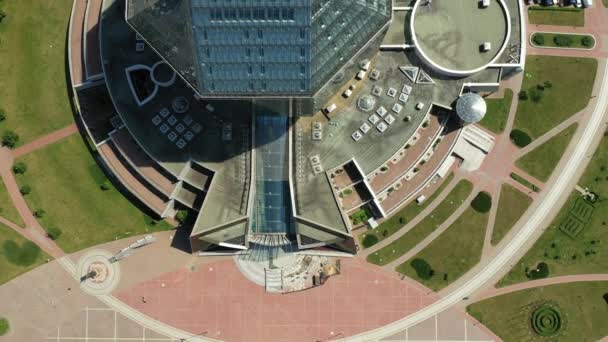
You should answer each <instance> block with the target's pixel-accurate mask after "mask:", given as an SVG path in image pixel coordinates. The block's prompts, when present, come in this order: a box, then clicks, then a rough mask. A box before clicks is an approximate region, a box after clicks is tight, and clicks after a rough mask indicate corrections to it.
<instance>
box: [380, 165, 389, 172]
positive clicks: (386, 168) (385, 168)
mask: <svg viewBox="0 0 608 342" xmlns="http://www.w3.org/2000/svg"><path fill="white" fill-rule="evenodd" d="M380 171H382V172H386V171H388V167H386V166H382V167H381V168H380Z"/></svg>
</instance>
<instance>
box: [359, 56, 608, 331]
mask: <svg viewBox="0 0 608 342" xmlns="http://www.w3.org/2000/svg"><path fill="white" fill-rule="evenodd" d="M606 66H607V65H606V62H605V61H604V63H603V65H602V67H601V68H600V70H601V71H599V72H600V75H599V78H598V81H600V80H601V81H600V82H601V83H599V89H600V90H599V92H598V97H597V98H596V99H595V100H594V101H593V103H592V104H590V106H591V105H595V107H594V108H593V111H592V113H591V116H590V118H589V121H588V123H587V124H586V125H585V127H582V129H583V132H582V134H580V136H579V137H580V139H579V140H578V141H576V142H574V144H573V145H575V146H574V148H573V150H572V151H571V154H570V155H569V156H568V157H567V159H566V160H565V162H564V164H565V165H564V167H563V168H562V169H561V173H559V174H558V175H557V179H556V180H555V183H554V184H553V186H552V187H551V188H550V189H546V190H545V193H544V196H543V198H542V199H541V202H540V203H539V205H538V206H537V207H536V210H535V211H534V212H533V213H532V214H531V215H530V216H529V217H527V221H526V222H525V223H524V224H523V226H522V228H521V229H520V231H518V232H517V234H516V235H515V236H514V237H513V239H512V240H510V241H509V242H508V243H507V244H506V245H505V246H504V247H503V249H502V250H501V251H500V252H499V253H498V254H497V255H496V256H495V257H494V258H493V259H492V260H491V261H490V262H489V263H487V264H486V265H484V266H483V267H482V268H481V270H480V271H479V272H478V273H477V274H475V275H473V276H472V277H471V278H470V279H469V280H467V281H465V282H464V283H463V284H462V285H460V286H459V287H458V288H456V289H455V290H454V291H452V292H451V293H449V294H447V295H446V296H445V297H443V298H442V299H440V300H439V301H438V302H436V303H434V304H432V305H431V306H429V307H427V308H425V309H423V310H420V311H419V312H417V313H415V314H413V315H410V316H408V317H405V318H403V319H401V320H399V321H398V322H395V323H392V324H389V325H387V326H384V327H383V328H381V329H376V330H373V331H369V332H366V333H363V334H360V335H357V336H355V337H352V338H350V339H349V340H350V341H369V340H373V339H379V338H383V337H386V336H390V335H393V334H396V333H398V332H399V331H401V330H403V329H406V328H407V327H409V326H412V325H414V324H416V323H419V322H422V321H424V320H426V319H429V318H431V317H433V316H434V315H436V314H437V313H439V312H442V311H444V310H446V309H448V308H450V307H452V306H454V305H456V304H458V303H460V302H461V301H462V298H464V297H467V296H470V295H471V294H472V293H474V292H475V291H477V290H479V289H480V288H482V287H483V286H484V285H486V284H487V283H488V282H489V281H491V280H492V279H493V278H494V277H495V275H496V274H497V273H499V272H500V271H501V270H502V269H504V268H505V267H508V265H509V262H510V261H511V260H512V259H514V258H515V257H517V256H519V255H520V254H521V253H522V249H523V247H524V246H526V244H528V243H529V242H530V241H533V240H534V239H535V237H538V234H539V233H540V232H542V228H543V227H544V223H545V222H546V221H547V220H548V219H549V217H550V215H551V213H552V211H553V210H554V207H555V206H557V205H558V204H559V203H560V199H562V198H564V196H565V194H567V192H568V191H569V190H570V188H571V187H573V186H574V185H575V184H573V180H574V179H577V177H576V175H578V174H580V172H581V165H585V164H586V163H585V161H586V158H587V155H588V154H589V152H590V151H591V150H592V149H593V148H594V147H595V143H596V141H597V138H598V137H600V135H601V134H602V133H603V130H602V128H603V126H604V120H605V117H606V115H607V112H608V68H607V67H606Z"/></svg>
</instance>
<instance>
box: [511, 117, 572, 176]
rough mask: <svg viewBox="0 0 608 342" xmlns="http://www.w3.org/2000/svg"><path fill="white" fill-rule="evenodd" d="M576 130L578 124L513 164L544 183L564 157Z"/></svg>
mask: <svg viewBox="0 0 608 342" xmlns="http://www.w3.org/2000/svg"><path fill="white" fill-rule="evenodd" d="M577 128H578V124H572V125H571V126H570V127H568V128H566V129H565V130H563V131H562V132H560V133H559V134H557V135H555V136H554V137H553V138H551V139H549V140H547V142H545V143H544V144H542V145H540V146H538V147H537V148H535V149H533V150H532V151H530V152H529V153H527V154H525V155H524V156H523V157H521V158H519V159H518V160H517V162H516V163H515V164H516V165H517V167H519V168H520V169H522V170H524V171H526V172H527V173H528V174H529V175H530V176H532V177H534V178H536V179H538V180H541V181H543V182H546V181H547V180H548V179H549V177H550V176H551V173H553V170H554V169H555V167H556V166H557V164H558V163H559V161H560V159H561V158H562V156H563V155H564V151H565V150H566V148H567V147H568V144H569V143H570V140H572V137H573V136H574V133H575V132H576V129H577Z"/></svg>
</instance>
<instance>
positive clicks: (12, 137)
mask: <svg viewBox="0 0 608 342" xmlns="http://www.w3.org/2000/svg"><path fill="white" fill-rule="evenodd" d="M18 142H19V135H18V134H17V133H15V132H13V131H6V132H4V134H2V146H6V147H8V148H14V147H15V146H16V145H17V143H18Z"/></svg>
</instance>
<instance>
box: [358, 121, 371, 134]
mask: <svg viewBox="0 0 608 342" xmlns="http://www.w3.org/2000/svg"><path fill="white" fill-rule="evenodd" d="M359 129H360V130H361V132H363V134H366V133H367V132H369V130H370V129H371V127H370V125H369V124H368V123H367V122H364V123H363V125H361V127H359Z"/></svg>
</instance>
